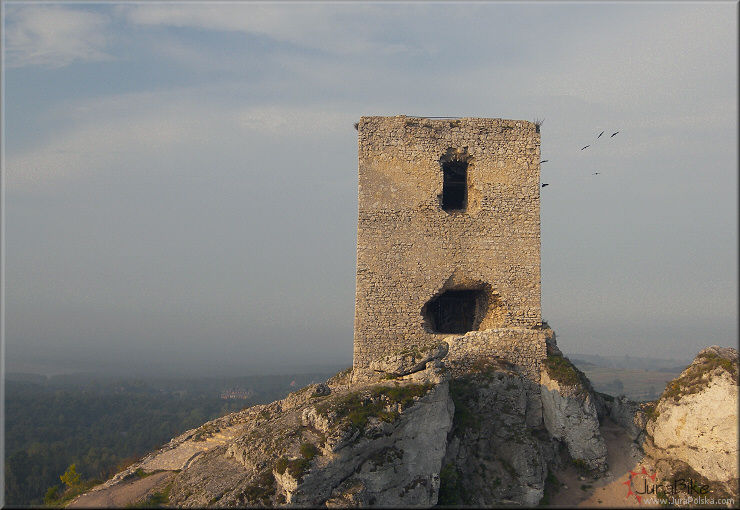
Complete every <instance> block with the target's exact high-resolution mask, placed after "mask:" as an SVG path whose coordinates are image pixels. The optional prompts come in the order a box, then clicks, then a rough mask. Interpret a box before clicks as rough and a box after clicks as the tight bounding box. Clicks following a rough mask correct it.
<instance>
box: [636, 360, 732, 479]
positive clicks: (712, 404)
mask: <svg viewBox="0 0 740 510" xmlns="http://www.w3.org/2000/svg"><path fill="white" fill-rule="evenodd" d="M653 416H654V417H653V419H652V420H650V422H649V423H648V424H647V428H646V430H647V432H648V434H649V435H650V436H651V437H652V441H651V442H650V443H649V444H648V447H649V451H650V454H651V455H652V456H654V457H656V458H664V459H673V460H677V461H681V462H685V463H686V464H688V465H689V466H690V467H691V468H692V469H693V470H695V471H696V472H698V473H699V474H701V475H702V476H704V477H705V478H706V479H707V480H710V481H716V482H723V483H725V484H726V485H727V486H728V487H737V480H738V351H737V350H736V349H732V348H720V347H715V346H713V347H709V348H707V349H704V350H702V351H701V352H700V353H699V354H698V355H697V357H696V359H695V360H694V361H693V363H692V364H691V365H689V367H687V368H686V369H685V370H684V371H683V372H682V373H681V375H680V376H679V377H678V378H676V379H674V380H673V381H671V382H670V383H669V384H668V386H667V388H666V391H665V392H664V393H663V395H662V396H661V398H660V400H659V401H658V404H657V406H656V408H655V411H654V413H653Z"/></svg>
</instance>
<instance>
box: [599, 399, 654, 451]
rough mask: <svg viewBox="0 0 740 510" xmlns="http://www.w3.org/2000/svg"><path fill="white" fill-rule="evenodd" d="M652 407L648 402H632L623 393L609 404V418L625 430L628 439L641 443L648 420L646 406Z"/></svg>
mask: <svg viewBox="0 0 740 510" xmlns="http://www.w3.org/2000/svg"><path fill="white" fill-rule="evenodd" d="M649 407H652V406H651V405H649V404H645V403H639V402H633V401H631V400H630V399H628V398H627V397H626V396H624V395H619V396H618V397H616V398H614V400H613V401H612V402H611V405H610V406H609V418H611V420H612V421H613V422H614V423H616V424H617V425H619V426H620V427H622V428H623V429H624V430H626V431H627V434H629V436H630V439H632V441H634V442H636V443H641V442H642V439H643V437H644V433H645V426H646V425H647V421H648V414H647V413H646V412H645V409H646V408H649Z"/></svg>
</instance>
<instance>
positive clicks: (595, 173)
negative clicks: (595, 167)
mask: <svg viewBox="0 0 740 510" xmlns="http://www.w3.org/2000/svg"><path fill="white" fill-rule="evenodd" d="M600 173H601V172H594V173H593V174H591V175H599V174H600Z"/></svg>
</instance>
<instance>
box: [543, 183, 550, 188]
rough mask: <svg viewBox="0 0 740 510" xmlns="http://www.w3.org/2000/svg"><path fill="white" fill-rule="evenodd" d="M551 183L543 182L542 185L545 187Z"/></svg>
mask: <svg viewBox="0 0 740 510" xmlns="http://www.w3.org/2000/svg"><path fill="white" fill-rule="evenodd" d="M549 185H550V184H549V183H547V182H543V183H542V187H543V188H544V187H545V186H549Z"/></svg>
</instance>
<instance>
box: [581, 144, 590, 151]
mask: <svg viewBox="0 0 740 510" xmlns="http://www.w3.org/2000/svg"><path fill="white" fill-rule="evenodd" d="M588 147H591V146H590V145H586V147H584V148H583V149H586V148H588ZM583 149H581V150H583Z"/></svg>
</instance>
